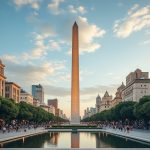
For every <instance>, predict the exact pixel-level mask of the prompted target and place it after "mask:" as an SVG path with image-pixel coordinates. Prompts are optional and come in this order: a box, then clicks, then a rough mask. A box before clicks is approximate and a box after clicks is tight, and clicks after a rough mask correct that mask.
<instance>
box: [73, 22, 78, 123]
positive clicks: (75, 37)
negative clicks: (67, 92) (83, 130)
mask: <svg viewBox="0 0 150 150" xmlns="http://www.w3.org/2000/svg"><path fill="white" fill-rule="evenodd" d="M71 124H80V92H79V43H78V25H77V23H76V22H75V23H74V25H73V28H72V80H71Z"/></svg>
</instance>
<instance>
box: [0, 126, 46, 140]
mask: <svg viewBox="0 0 150 150" xmlns="http://www.w3.org/2000/svg"><path fill="white" fill-rule="evenodd" d="M45 132H47V130H45V129H44V128H37V129H27V131H26V132H25V131H24V130H23V129H22V130H19V131H17V132H16V131H12V132H9V133H8V132H6V133H1V132H0V143H2V142H5V141H12V140H16V139H20V138H23V137H29V136H33V135H37V134H42V133H45Z"/></svg>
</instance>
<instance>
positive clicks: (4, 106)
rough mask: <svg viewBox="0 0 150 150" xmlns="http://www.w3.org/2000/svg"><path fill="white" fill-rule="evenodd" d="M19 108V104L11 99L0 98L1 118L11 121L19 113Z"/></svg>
mask: <svg viewBox="0 0 150 150" xmlns="http://www.w3.org/2000/svg"><path fill="white" fill-rule="evenodd" d="M18 112H19V109H18V107H17V105H16V104H15V103H14V102H13V101H12V100H10V99H4V98H0V118H1V119H3V120H5V121H6V122H10V121H11V120H13V119H15V118H16V117H17V115H18Z"/></svg>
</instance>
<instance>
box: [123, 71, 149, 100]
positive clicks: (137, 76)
mask: <svg viewBox="0 0 150 150" xmlns="http://www.w3.org/2000/svg"><path fill="white" fill-rule="evenodd" d="M146 95H150V79H149V74H148V72H142V70H140V69H136V70H135V71H134V72H131V73H130V74H129V75H128V76H127V77H126V86H125V88H124V89H123V91H122V98H123V101H137V102H138V101H139V99H140V98H142V97H143V96H146Z"/></svg>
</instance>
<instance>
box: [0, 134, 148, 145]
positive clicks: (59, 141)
mask: <svg viewBox="0 0 150 150" xmlns="http://www.w3.org/2000/svg"><path fill="white" fill-rule="evenodd" d="M1 147H3V148H52V147H53V148H150V145H148V144H146V143H140V142H136V141H131V140H127V139H124V138H119V137H116V136H113V135H109V134H106V133H102V132H96V133H95V132H80V133H70V132H48V133H44V134H41V135H36V136H33V137H28V138H25V139H21V140H18V141H13V142H9V143H5V144H3V145H1Z"/></svg>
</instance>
